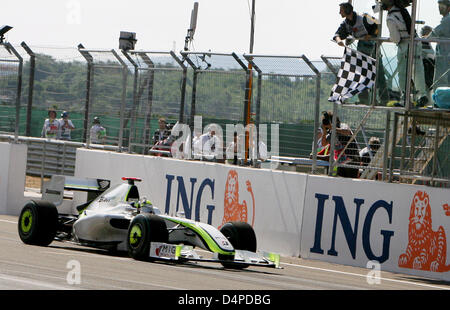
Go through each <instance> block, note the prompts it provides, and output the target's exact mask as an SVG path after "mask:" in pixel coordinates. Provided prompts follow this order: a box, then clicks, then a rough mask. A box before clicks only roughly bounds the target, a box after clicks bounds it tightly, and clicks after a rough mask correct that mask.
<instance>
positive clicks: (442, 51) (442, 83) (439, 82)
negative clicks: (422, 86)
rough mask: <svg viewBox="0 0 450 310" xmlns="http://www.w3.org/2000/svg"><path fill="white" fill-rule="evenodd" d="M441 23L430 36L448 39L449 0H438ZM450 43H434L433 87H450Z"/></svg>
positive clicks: (449, 22)
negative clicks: (434, 68)
mask: <svg viewBox="0 0 450 310" xmlns="http://www.w3.org/2000/svg"><path fill="white" fill-rule="evenodd" d="M438 4H439V13H440V14H441V15H442V20H441V23H440V24H439V25H438V26H436V27H435V28H434V29H433V31H432V33H431V35H430V37H431V38H438V39H444V40H449V39H450V14H449V13H450V0H438ZM449 69H450V43H444V42H439V43H437V45H436V70H435V73H434V83H435V87H434V89H436V88H438V87H450V72H449Z"/></svg>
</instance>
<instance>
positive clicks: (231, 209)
mask: <svg viewBox="0 0 450 310" xmlns="http://www.w3.org/2000/svg"><path fill="white" fill-rule="evenodd" d="M255 171H257V173H255ZM75 176H76V177H92V178H105V179H109V180H111V181H112V185H115V184H117V183H119V182H123V181H122V180H121V178H122V177H124V176H128V177H139V178H142V179H143V182H142V183H139V184H138V187H139V189H140V195H141V197H142V196H143V195H147V198H148V199H149V200H150V201H152V203H153V204H154V205H155V206H157V207H158V208H159V209H160V210H161V211H162V212H163V213H168V214H171V215H175V214H176V213H177V212H178V211H182V212H184V214H185V216H186V218H190V219H195V220H200V221H202V222H206V223H209V224H212V225H214V226H216V227H219V226H221V225H222V224H224V223H225V222H229V221H234V220H239V221H246V222H248V223H250V224H252V225H253V227H254V229H255V232H256V234H257V239H258V249H259V250H270V251H272V252H278V253H281V254H285V255H291V256H298V255H299V254H300V239H299V235H300V225H301V223H302V214H303V210H302V205H303V193H304V191H305V186H306V179H307V175H302V174H298V173H289V172H282V171H271V170H264V169H258V170H255V169H252V168H242V167H236V166H228V165H221V164H214V163H206V162H189V161H180V160H175V159H170V158H161V157H154V156H141V155H129V154H121V153H114V152H105V151H96V150H86V149H78V150H77V157H76V166H75ZM84 197H85V195H77V196H76V198H75V204H81V203H83V201H82V199H83V198H84ZM84 199H85V198H84Z"/></svg>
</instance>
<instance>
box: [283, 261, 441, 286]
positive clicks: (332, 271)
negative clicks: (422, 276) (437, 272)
mask: <svg viewBox="0 0 450 310" xmlns="http://www.w3.org/2000/svg"><path fill="white" fill-rule="evenodd" d="M280 265H287V266H292V267H299V268H305V269H312V270H320V271H325V272H331V273H339V274H344V275H349V276H355V277H363V278H365V277H367V275H364V274H358V273H351V272H345V271H338V270H333V269H325V268H318V267H311V266H305V265H298V264H290V263H283V262H281V263H280ZM379 280H381V281H390V282H396V283H401V284H408V285H416V286H423V287H428V288H433V289H440V290H450V287H448V288H446V287H442V286H435V285H430V284H423V283H417V282H410V281H404V280H396V279H388V278H382V277H380V278H379Z"/></svg>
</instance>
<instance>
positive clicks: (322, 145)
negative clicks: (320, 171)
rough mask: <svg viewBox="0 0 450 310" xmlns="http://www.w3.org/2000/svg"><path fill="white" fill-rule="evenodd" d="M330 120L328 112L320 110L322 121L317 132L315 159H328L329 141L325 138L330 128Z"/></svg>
mask: <svg viewBox="0 0 450 310" xmlns="http://www.w3.org/2000/svg"><path fill="white" fill-rule="evenodd" d="M331 121H332V120H330V115H329V114H328V112H327V111H324V112H322V122H321V123H320V127H319V129H318V133H317V139H318V140H317V159H321V160H329V155H330V154H329V152H330V143H329V142H328V140H327V135H328V133H329V131H330V130H331ZM311 158H312V156H311Z"/></svg>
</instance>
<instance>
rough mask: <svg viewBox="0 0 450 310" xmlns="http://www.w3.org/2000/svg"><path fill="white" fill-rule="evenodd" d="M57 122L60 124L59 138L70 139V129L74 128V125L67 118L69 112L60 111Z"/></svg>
mask: <svg viewBox="0 0 450 310" xmlns="http://www.w3.org/2000/svg"><path fill="white" fill-rule="evenodd" d="M59 123H60V124H61V140H67V141H70V140H71V139H72V138H71V131H72V130H74V129H75V126H74V125H73V123H72V121H71V120H70V119H69V113H68V112H67V111H64V112H62V113H61V118H60V119H59Z"/></svg>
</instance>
